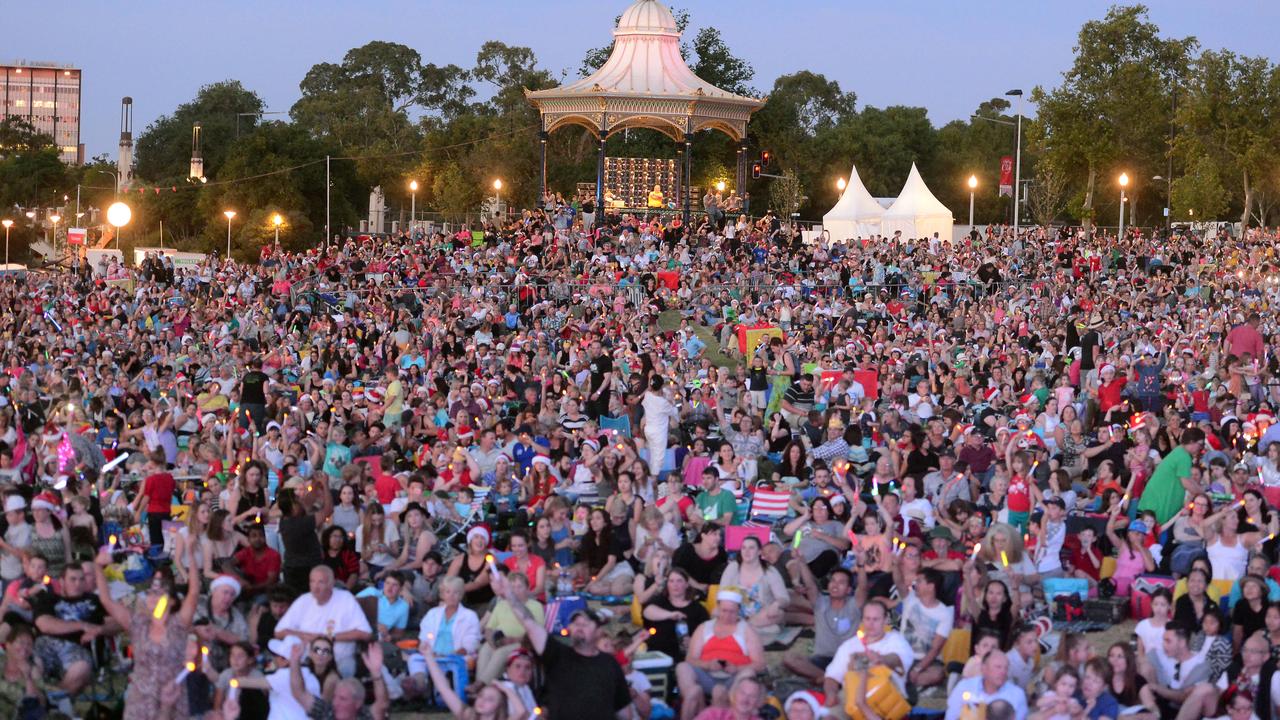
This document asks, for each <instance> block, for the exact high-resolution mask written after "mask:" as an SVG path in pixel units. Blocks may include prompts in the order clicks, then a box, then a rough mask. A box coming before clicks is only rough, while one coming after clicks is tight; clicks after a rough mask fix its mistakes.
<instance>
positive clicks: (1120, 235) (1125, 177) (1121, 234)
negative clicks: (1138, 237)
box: [1116, 173, 1129, 240]
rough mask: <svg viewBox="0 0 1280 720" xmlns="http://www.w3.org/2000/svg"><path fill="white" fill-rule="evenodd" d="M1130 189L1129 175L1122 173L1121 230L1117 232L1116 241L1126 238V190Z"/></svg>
mask: <svg viewBox="0 0 1280 720" xmlns="http://www.w3.org/2000/svg"><path fill="white" fill-rule="evenodd" d="M1127 187H1129V173H1120V229H1119V230H1118V231H1117V232H1116V239H1117V240H1118V239H1120V238H1123V237H1124V189H1125V188H1127Z"/></svg>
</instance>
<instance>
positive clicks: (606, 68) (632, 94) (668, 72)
mask: <svg viewBox="0 0 1280 720" xmlns="http://www.w3.org/2000/svg"><path fill="white" fill-rule="evenodd" d="M613 38H614V39H613V52H612V53H611V54H610V55H609V59H608V60H606V61H605V63H604V65H602V66H601V67H600V69H599V70H596V71H595V72H594V73H591V75H589V76H587V77H585V78H582V79H581V80H577V81H574V82H571V83H568V84H566V85H562V86H560V87H557V88H549V89H546V90H537V91H529V90H525V97H527V98H528V100H529V102H531V103H533V105H535V106H537V108H538V109H539V111H541V113H542V115H543V123H544V128H543V129H544V130H546V131H547V132H551V131H553V130H556V129H557V128H558V127H560V126H562V125H566V124H576V125H582V126H584V127H586V128H588V129H589V130H591V131H592V132H595V133H597V134H599V135H607V134H609V133H612V132H616V131H618V130H621V129H623V128H626V127H648V128H652V129H654V130H658V131H659V132H663V133H665V134H667V135H669V136H671V137H673V138H675V139H676V140H682V139H683V138H684V134H685V133H693V132H697V131H698V130H703V129H708V128H710V129H716V130H720V131H721V132H724V133H726V134H727V135H729V136H730V137H732V138H733V139H735V140H738V139H741V138H742V137H743V136H744V135H746V130H747V121H748V120H750V118H751V114H752V113H753V112H755V111H756V110H759V109H760V107H761V106H763V105H764V100H760V99H757V98H752V97H745V96H742V95H735V94H734V93H731V92H728V91H725V90H721V89H720V88H718V87H716V86H715V85H712V84H711V83H709V82H706V81H705V80H703V79H702V78H699V77H698V76H697V75H694V74H693V71H692V70H690V69H689V66H688V65H687V64H686V63H685V61H684V58H683V57H682V56H681V55H680V31H679V30H678V29H677V27H676V20H675V16H674V15H672V14H671V11H670V10H668V9H667V7H666V6H665V5H663V4H662V3H661V2H659V0H635V2H634V3H632V4H631V6H630V7H628V8H627V9H626V11H625V12H623V13H622V17H621V18H619V19H618V27H617V29H615V30H614V31H613Z"/></svg>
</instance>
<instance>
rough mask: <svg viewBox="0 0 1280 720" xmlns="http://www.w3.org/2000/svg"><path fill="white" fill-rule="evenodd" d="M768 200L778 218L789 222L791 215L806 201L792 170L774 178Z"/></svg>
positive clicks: (802, 187)
mask: <svg viewBox="0 0 1280 720" xmlns="http://www.w3.org/2000/svg"><path fill="white" fill-rule="evenodd" d="M769 199H770V200H771V201H772V207H773V209H774V210H776V211H777V213H778V217H780V218H782V219H783V221H784V222H785V221H789V220H790V219H791V215H792V214H793V213H795V212H796V211H798V210H799V209H800V207H801V206H802V205H804V203H805V200H807V198H806V197H805V195H804V185H803V184H802V183H801V182H800V178H799V177H797V176H796V174H795V172H794V171H792V170H787V171H785V172H783V174H782V177H780V178H774V181H773V185H772V187H770V189H769Z"/></svg>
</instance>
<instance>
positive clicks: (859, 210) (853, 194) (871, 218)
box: [822, 166, 885, 242]
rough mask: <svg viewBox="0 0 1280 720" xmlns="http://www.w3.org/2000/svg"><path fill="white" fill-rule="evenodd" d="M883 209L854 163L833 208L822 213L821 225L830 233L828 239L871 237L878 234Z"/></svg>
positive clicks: (837, 240) (833, 240)
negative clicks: (869, 190) (863, 181)
mask: <svg viewBox="0 0 1280 720" xmlns="http://www.w3.org/2000/svg"><path fill="white" fill-rule="evenodd" d="M884 212H885V211H884V207H883V206H881V205H880V203H878V202H876V199H875V198H874V197H872V196H871V193H869V192H867V186H866V185H863V184H862V178H860V177H858V168H857V167H856V166H855V167H851V168H849V179H848V181H847V183H846V184H845V188H844V192H843V193H841V194H840V199H839V200H837V201H836V204H835V207H833V208H831V210H830V211H829V212H828V213H827V214H826V215H823V216H822V227H823V229H824V230H826V231H827V232H828V233H830V236H831V238H830V239H831V242H839V241H841V240H852V239H854V238H860V237H863V238H866V237H871V236H872V235H876V234H880V218H881V216H883V215H884Z"/></svg>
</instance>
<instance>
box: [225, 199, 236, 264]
mask: <svg viewBox="0 0 1280 720" xmlns="http://www.w3.org/2000/svg"><path fill="white" fill-rule="evenodd" d="M222 214H223V215H226V216H227V257H228V258H230V257H231V218H233V217H235V216H236V211H235V210H223V211H222Z"/></svg>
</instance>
